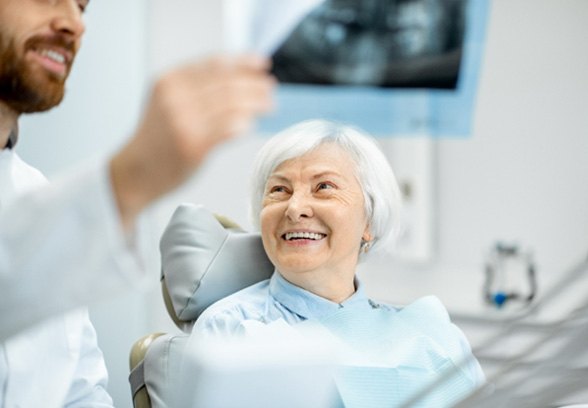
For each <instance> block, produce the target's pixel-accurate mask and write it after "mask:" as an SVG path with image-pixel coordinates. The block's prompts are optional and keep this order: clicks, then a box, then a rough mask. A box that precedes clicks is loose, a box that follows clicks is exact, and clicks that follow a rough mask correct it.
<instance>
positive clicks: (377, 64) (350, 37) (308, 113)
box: [223, 0, 490, 137]
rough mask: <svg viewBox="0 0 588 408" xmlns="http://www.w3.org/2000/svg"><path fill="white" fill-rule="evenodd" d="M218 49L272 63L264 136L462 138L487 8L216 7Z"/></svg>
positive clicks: (441, 2) (362, 2) (380, 4)
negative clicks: (329, 127) (344, 127)
mask: <svg viewBox="0 0 588 408" xmlns="http://www.w3.org/2000/svg"><path fill="white" fill-rule="evenodd" d="M223 3H224V5H225V7H224V16H225V20H224V25H223V27H224V43H223V45H224V47H225V48H226V50H228V51H229V52H232V53H239V52H254V53H259V54H262V55H266V56H271V57H272V59H273V71H274V75H275V76H276V77H277V79H278V80H279V82H280V84H279V87H278V94H277V105H278V109H276V111H275V112H273V113H272V114H271V115H268V116H267V117H264V118H263V119H262V120H261V122H260V129H261V130H262V131H263V132H268V133H272V132H275V131H278V130H280V129H283V128H284V127H286V126H289V125H291V124H293V123H296V122H298V121H301V120H304V119H309V118H315V117H322V118H328V119H331V120H337V121H343V122H346V123H352V124H356V125H357V126H360V127H362V128H363V129H365V130H367V131H368V132H370V133H372V134H374V135H377V136H379V137H393V136H396V135H398V136H407V135H429V136H433V137H445V136H450V137H455V136H467V135H469V134H471V126H472V123H473V112H474V110H475V102H476V95H477V89H478V76H479V72H480V67H481V64H482V60H483V54H484V42H485V35H486V25H487V22H488V20H489V10H490V0H223Z"/></svg>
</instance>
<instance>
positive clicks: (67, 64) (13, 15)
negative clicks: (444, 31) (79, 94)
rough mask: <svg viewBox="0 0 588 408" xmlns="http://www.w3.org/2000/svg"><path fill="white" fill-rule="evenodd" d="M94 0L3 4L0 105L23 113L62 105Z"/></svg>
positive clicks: (4, 0) (12, 0)
mask: <svg viewBox="0 0 588 408" xmlns="http://www.w3.org/2000/svg"><path fill="white" fill-rule="evenodd" d="M88 2H89V0H0V100H1V101H2V102H4V103H5V104H7V105H8V106H9V107H11V108H12V109H14V110H15V111H17V112H19V113H28V112H39V111H44V110H47V109H50V108H52V107H53V106H55V105H57V104H58V103H59V102H60V101H61V99H62V98H63V94H64V86H65V80H66V79H67V76H68V75H69V73H70V70H71V66H72V64H73V61H74V58H75V55H76V53H77V51H78V49H79V46H80V40H81V37H82V34H83V33H84V29H85V27H84V23H83V21H82V14H83V11H84V9H85V7H86V6H87V4H88Z"/></svg>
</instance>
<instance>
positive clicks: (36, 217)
mask: <svg viewBox="0 0 588 408" xmlns="http://www.w3.org/2000/svg"><path fill="white" fill-rule="evenodd" d="M88 2H89V0H0V407H21V408H24V407H31V408H38V407H45V408H46V407H50V408H51V407H63V406H67V407H110V406H112V400H111V398H110V396H109V395H108V393H107V391H106V386H107V373H106V368H105V365H104V360H103V356H102V353H101V352H100V350H99V348H98V345H97V341H96V334H95V331H94V328H93V327H92V325H91V323H90V321H89V319H88V314H87V310H86V308H85V306H86V305H87V304H88V303H90V302H94V301H96V300H99V299H102V298H105V297H108V296H112V294H113V293H120V292H122V291H124V290H129V289H131V288H133V282H136V281H137V280H139V278H141V277H143V276H144V275H145V273H144V270H142V268H141V260H140V259H138V258H139V256H138V254H137V253H136V251H135V250H134V248H133V237H134V236H135V235H136V233H137V232H136V231H134V223H135V219H136V216H137V215H138V213H139V212H140V211H141V210H142V209H143V208H145V207H146V206H147V205H149V204H150V203H151V202H153V201H154V200H155V199H157V198H159V197H161V196H162V195H163V194H165V193H167V192H168V191H170V190H172V189H174V188H175V187H177V186H178V185H180V184H181V183H182V182H183V181H184V180H185V179H187V178H188V177H189V176H190V175H191V174H192V173H193V172H194V171H195V169H197V168H198V166H199V164H200V163H201V162H202V160H203V158H204V157H205V156H206V154H207V153H208V152H209V151H210V150H211V149H212V148H213V147H215V146H216V145H217V144H218V143H220V142H222V141H225V140H227V139H230V138H231V137H233V136H235V135H237V134H240V133H242V131H243V130H244V129H246V128H248V127H249V126H250V125H251V123H252V122H253V121H254V119H255V117H256V116H257V115H259V114H261V113H263V112H266V111H267V110H269V109H270V108H271V106H272V102H271V94H272V89H273V86H274V80H273V78H271V77H270V76H269V75H268V70H269V64H268V62H267V60H265V59H262V58H258V57H255V56H243V57H235V58H231V59H229V58H222V57H217V58H211V59H209V60H206V61H203V62H200V63H193V64H188V65H184V66H181V67H178V68H176V69H174V70H171V71H170V72H168V73H166V74H164V75H163V76H162V77H161V78H159V80H158V81H156V83H155V84H154V86H153V90H152V92H151V95H150V98H149V101H148V103H147V107H146V112H145V114H144V116H143V119H142V120H141V122H140V124H139V126H138V127H137V130H136V132H135V133H134V135H133V137H132V138H131V139H130V140H129V141H128V143H127V144H126V145H125V146H124V147H123V148H122V149H121V150H120V151H119V152H117V153H116V154H115V155H114V156H113V157H112V158H110V159H108V160H107V161H105V162H104V163H99V164H96V165H92V166H85V167H84V169H83V170H82V171H75V172H72V174H71V175H70V176H67V177H64V178H63V179H61V180H58V181H56V182H55V183H51V185H49V183H48V182H47V180H46V179H45V178H44V177H43V175H42V174H41V173H40V172H39V171H38V170H36V169H34V168H33V167H31V166H30V165H28V164H26V163H25V162H24V161H23V160H22V159H21V158H20V157H19V156H18V154H17V153H16V152H15V147H16V144H17V139H18V118H19V117H20V115H22V114H25V113H31V112H40V111H45V110H49V109H51V108H52V107H54V106H56V105H57V104H59V102H60V101H61V100H62V98H63V96H64V86H65V82H66V79H67V77H68V75H69V73H70V70H71V67H72V64H73V62H74V59H75V56H76V53H77V51H78V50H79V47H80V43H81V39H82V36H83V33H84V30H85V26H84V21H83V14H84V11H85V9H86V7H87V6H88Z"/></svg>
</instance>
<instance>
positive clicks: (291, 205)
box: [286, 192, 313, 222]
mask: <svg viewBox="0 0 588 408" xmlns="http://www.w3.org/2000/svg"><path fill="white" fill-rule="evenodd" d="M312 216H313V210H312V198H311V197H309V195H308V194H305V193H302V192H300V193H297V192H295V193H294V194H292V196H291V197H290V200H288V207H287V208H286V217H288V219H289V220H290V221H292V222H299V221H300V219H301V218H309V217H312Z"/></svg>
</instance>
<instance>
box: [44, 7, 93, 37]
mask: <svg viewBox="0 0 588 408" xmlns="http://www.w3.org/2000/svg"><path fill="white" fill-rule="evenodd" d="M82 17H83V15H82V11H81V10H80V8H79V6H78V3H77V1H76V0H58V1H56V2H55V16H54V17H53V20H52V21H51V28H52V29H53V30H54V31H57V32H59V33H62V34H67V35H70V36H72V37H73V38H74V39H75V40H78V39H80V38H81V37H82V35H83V34H84V32H85V31H86V25H85V23H84V19H83V18H82Z"/></svg>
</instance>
